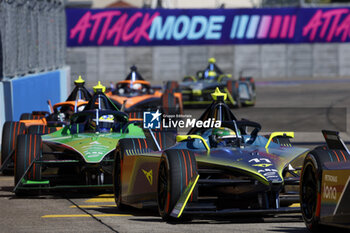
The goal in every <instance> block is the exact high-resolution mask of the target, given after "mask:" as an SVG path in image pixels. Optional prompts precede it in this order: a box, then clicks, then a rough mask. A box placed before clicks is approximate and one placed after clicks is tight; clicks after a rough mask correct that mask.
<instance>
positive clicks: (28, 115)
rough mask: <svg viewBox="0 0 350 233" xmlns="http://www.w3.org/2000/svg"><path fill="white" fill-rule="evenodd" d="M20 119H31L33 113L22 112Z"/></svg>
mask: <svg viewBox="0 0 350 233" xmlns="http://www.w3.org/2000/svg"><path fill="white" fill-rule="evenodd" d="M19 119H20V120H33V119H34V118H33V114H31V113H22V114H21V116H20V118H19Z"/></svg>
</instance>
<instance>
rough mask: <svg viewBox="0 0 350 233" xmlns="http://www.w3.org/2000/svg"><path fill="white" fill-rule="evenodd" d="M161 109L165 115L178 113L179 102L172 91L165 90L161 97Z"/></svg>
mask: <svg viewBox="0 0 350 233" xmlns="http://www.w3.org/2000/svg"><path fill="white" fill-rule="evenodd" d="M161 101H162V111H163V113H165V114H167V115H174V114H179V113H180V104H179V101H178V99H177V98H176V97H175V96H174V94H173V93H172V92H169V91H166V92H164V93H163V95H162V97H161Z"/></svg>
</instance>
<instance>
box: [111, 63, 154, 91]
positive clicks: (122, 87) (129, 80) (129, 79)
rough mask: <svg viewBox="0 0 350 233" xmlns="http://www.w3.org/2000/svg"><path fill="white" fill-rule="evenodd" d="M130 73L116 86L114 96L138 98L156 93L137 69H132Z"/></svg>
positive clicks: (133, 67)
mask: <svg viewBox="0 0 350 233" xmlns="http://www.w3.org/2000/svg"><path fill="white" fill-rule="evenodd" d="M130 70H131V71H130V73H129V74H128V76H126V78H125V80H123V81H120V82H118V83H117V84H116V89H115V90H113V91H112V93H113V94H114V95H119V96H127V97H132V96H138V95H145V94H152V93H153V92H154V91H153V89H152V88H151V85H150V83H149V82H147V81H145V80H144V79H143V77H142V76H141V74H140V73H139V72H137V67H136V66H132V67H130Z"/></svg>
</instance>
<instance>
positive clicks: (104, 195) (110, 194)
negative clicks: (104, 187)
mask: <svg viewBox="0 0 350 233" xmlns="http://www.w3.org/2000/svg"><path fill="white" fill-rule="evenodd" d="M97 197H114V194H113V193H105V194H100V195H98V196H97Z"/></svg>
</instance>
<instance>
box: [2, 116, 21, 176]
mask: <svg viewBox="0 0 350 233" xmlns="http://www.w3.org/2000/svg"><path fill="white" fill-rule="evenodd" d="M25 130H26V128H25V125H24V124H23V123H20V122H18V121H6V122H5V124H4V127H3V129H2V138H1V164H2V163H3V162H4V161H5V160H6V158H7V157H8V156H10V153H11V152H12V151H13V150H14V149H15V148H16V143H17V136H18V135H21V134H24V133H25ZM12 161H13V159H12ZM11 172H12V168H11V169H10V168H8V166H7V167H5V168H4V170H3V174H10V173H11Z"/></svg>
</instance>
